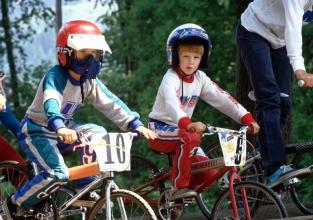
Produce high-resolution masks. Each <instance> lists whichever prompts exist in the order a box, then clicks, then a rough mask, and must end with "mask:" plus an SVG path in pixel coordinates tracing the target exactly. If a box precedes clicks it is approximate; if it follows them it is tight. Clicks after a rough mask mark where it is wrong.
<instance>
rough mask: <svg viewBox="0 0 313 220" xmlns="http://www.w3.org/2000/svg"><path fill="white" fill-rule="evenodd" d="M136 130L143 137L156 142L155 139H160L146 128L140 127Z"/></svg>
mask: <svg viewBox="0 0 313 220" xmlns="http://www.w3.org/2000/svg"><path fill="white" fill-rule="evenodd" d="M135 130H136V131H139V132H140V134H141V135H143V136H144V137H145V138H147V139H152V140H154V139H156V138H157V137H158V135H157V134H156V133H155V132H154V131H152V130H150V129H148V128H146V127H144V126H139V127H137V128H136V129H135Z"/></svg>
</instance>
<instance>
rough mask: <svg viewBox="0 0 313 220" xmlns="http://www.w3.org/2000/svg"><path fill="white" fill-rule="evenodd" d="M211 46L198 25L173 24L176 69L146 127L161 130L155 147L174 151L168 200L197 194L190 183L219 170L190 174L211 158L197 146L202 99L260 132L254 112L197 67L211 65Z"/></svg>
mask: <svg viewBox="0 0 313 220" xmlns="http://www.w3.org/2000/svg"><path fill="white" fill-rule="evenodd" d="M211 47H212V45H211V41H210V39H209V37H208V34H207V33H206V32H205V30H204V29H203V28H201V27H200V26H198V25H195V24H184V25H181V26H179V27H177V28H175V29H174V30H173V31H172V33H171V34H170V35H169V37H168V40H167V58H168V61H169V63H170V64H171V66H172V68H170V69H169V70H168V71H167V72H166V74H165V75H164V77H163V80H162V82H161V85H160V87H159V90H158V94H157V97H156V100H155V103H154V106H153V109H152V112H151V113H150V114H149V118H150V119H149V126H148V127H149V128H150V129H152V130H154V131H155V132H156V133H157V134H158V138H157V139H155V140H150V141H149V143H150V145H151V148H152V149H153V150H155V151H158V152H162V153H173V154H174V157H173V169H172V185H173V187H172V188H173V189H172V191H171V194H170V197H169V199H170V200H175V199H180V198H185V197H194V196H196V192H195V191H194V190H193V189H192V188H194V187H195V185H197V184H201V183H202V182H203V181H204V180H205V179H206V178H210V177H211V176H212V175H214V174H215V173H216V170H211V171H207V172H204V173H202V174H197V175H196V176H191V163H192V162H196V161H203V160H207V157H206V155H205V154H204V152H203V150H202V149H201V148H200V147H199V144H200V142H201V134H202V133H203V131H204V130H205V128H206V126H205V124H203V123H202V122H192V121H191V117H192V114H193V111H194V108H195V106H196V104H197V102H198V100H199V99H202V100H204V101H205V102H207V103H208V104H210V105H212V106H213V107H215V108H217V109H218V110H219V111H221V112H223V113H224V114H226V115H227V116H229V117H231V118H232V119H234V120H235V121H237V122H238V123H241V124H243V125H249V126H251V127H252V129H253V133H254V134H256V133H257V132H258V131H259V126H258V124H257V123H256V122H255V120H254V119H253V117H252V115H251V114H250V113H249V112H247V110H246V109H245V108H244V107H242V106H241V105H240V104H239V103H238V102H237V101H236V100H235V99H234V98H233V97H232V96H230V95H229V94H228V93H227V92H225V91H224V90H222V89H221V88H219V87H218V86H217V85H216V84H215V83H214V82H212V81H211V79H210V78H209V77H207V76H206V75H205V73H204V72H202V71H201V70H199V68H204V67H205V66H206V65H207V61H208V58H209V54H210V50H211Z"/></svg>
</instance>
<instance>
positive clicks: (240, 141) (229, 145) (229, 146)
mask: <svg viewBox="0 0 313 220" xmlns="http://www.w3.org/2000/svg"><path fill="white" fill-rule="evenodd" d="M227 131H228V132H227ZM229 131H232V130H229V129H221V130H220V131H218V137H219V141H220V144H221V147H222V151H223V157H224V162H225V166H243V165H245V163H246V141H245V140H246V137H245V136H246V135H241V136H240V137H239V136H237V135H234V134H231V132H229Z"/></svg>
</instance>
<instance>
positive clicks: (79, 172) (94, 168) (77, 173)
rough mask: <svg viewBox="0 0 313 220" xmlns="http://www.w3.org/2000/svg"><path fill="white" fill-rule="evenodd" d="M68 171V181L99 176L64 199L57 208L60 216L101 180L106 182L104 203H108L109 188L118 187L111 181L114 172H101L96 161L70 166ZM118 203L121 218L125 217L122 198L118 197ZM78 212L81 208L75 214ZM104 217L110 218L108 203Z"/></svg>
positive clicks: (80, 211) (108, 219)
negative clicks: (66, 199)
mask: <svg viewBox="0 0 313 220" xmlns="http://www.w3.org/2000/svg"><path fill="white" fill-rule="evenodd" d="M69 173H70V179H69V180H70V181H73V180H76V179H80V178H84V177H88V176H94V175H99V176H98V177H97V178H96V179H95V180H94V181H92V182H91V183H89V184H88V185H87V186H85V187H84V188H83V189H82V190H80V191H79V192H78V193H77V194H76V195H74V196H73V197H72V198H71V199H69V200H68V201H66V202H65V203H64V204H63V205H62V206H61V207H60V208H59V212H60V213H61V216H62V214H63V213H65V214H66V210H67V209H68V208H69V207H70V206H71V205H73V204H74V203H75V202H76V201H77V200H79V198H81V197H82V196H83V195H84V194H85V193H87V192H89V191H90V190H91V189H94V188H96V186H97V185H98V184H99V183H101V182H103V181H106V183H104V184H105V204H110V197H111V190H112V189H118V186H117V185H116V184H115V182H114V181H113V177H114V173H113V172H105V173H101V172H100V169H99V166H98V163H97V162H94V163H91V164H86V165H81V166H75V167H72V168H70V169H69ZM118 203H119V205H120V208H121V210H122V216H123V219H127V217H126V211H125V207H124V204H123V201H122V199H119V201H118ZM72 211H74V210H72ZM80 213H82V210H79V211H78V212H76V213H75V214H80ZM72 214H74V213H72ZM65 216H67V215H64V216H62V217H65ZM106 219H107V220H110V219H111V206H110V205H107V206H106Z"/></svg>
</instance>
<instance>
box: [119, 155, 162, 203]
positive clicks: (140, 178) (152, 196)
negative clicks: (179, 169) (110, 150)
mask: <svg viewBox="0 0 313 220" xmlns="http://www.w3.org/2000/svg"><path fill="white" fill-rule="evenodd" d="M159 174H160V171H159V169H158V167H157V165H155V164H154V163H153V162H152V161H150V160H149V159H147V158H145V157H143V156H141V155H137V154H133V155H131V170H130V171H127V172H123V173H121V174H120V175H116V177H115V182H116V183H117V185H118V186H119V187H120V188H127V189H130V190H131V191H133V192H135V193H137V194H139V195H140V196H141V197H143V198H144V199H146V200H147V201H148V203H149V204H150V205H157V200H158V199H159V198H160V195H161V194H162V193H163V192H164V191H165V183H164V182H162V181H159V182H155V183H154V184H151V185H149V186H147V187H145V188H144V189H141V190H136V188H138V187H139V186H142V185H143V184H145V183H147V182H149V181H150V180H152V179H153V178H154V177H156V176H157V175H159ZM155 189H157V190H155Z"/></svg>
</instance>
